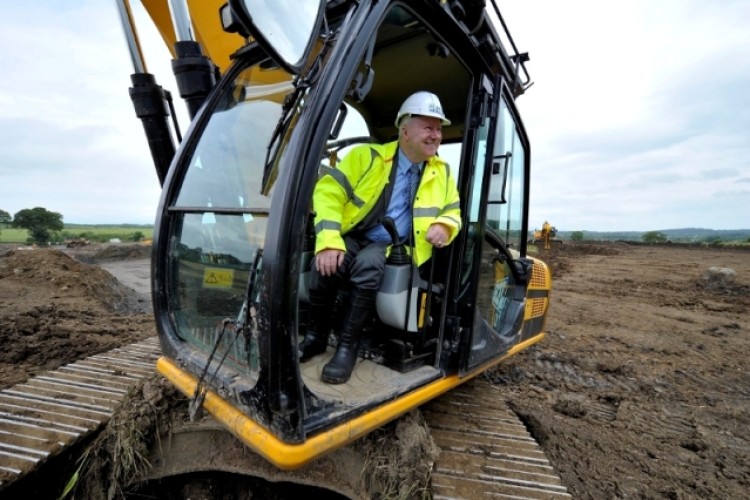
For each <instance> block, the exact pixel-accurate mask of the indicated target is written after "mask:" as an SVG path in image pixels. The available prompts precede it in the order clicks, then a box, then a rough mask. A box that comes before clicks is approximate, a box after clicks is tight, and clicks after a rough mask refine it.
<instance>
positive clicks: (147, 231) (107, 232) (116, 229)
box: [0, 224, 154, 243]
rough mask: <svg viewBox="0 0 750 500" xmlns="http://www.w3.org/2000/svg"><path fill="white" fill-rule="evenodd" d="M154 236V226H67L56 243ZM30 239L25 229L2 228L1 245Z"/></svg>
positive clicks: (0, 234)
mask: <svg viewBox="0 0 750 500" xmlns="http://www.w3.org/2000/svg"><path fill="white" fill-rule="evenodd" d="M153 234H154V228H153V226H143V225H128V224H120V225H82V224H65V229H63V230H62V231H61V232H59V233H57V234H56V237H55V239H54V241H57V242H62V241H65V240H71V239H78V238H81V239H85V240H89V241H97V242H106V241H109V240H110V239H112V238H119V239H120V240H121V241H136V240H150V239H151V238H152V237H153ZM28 237H29V235H28V233H27V231H26V230H25V229H13V228H5V227H0V243H26V240H27V239H28Z"/></svg>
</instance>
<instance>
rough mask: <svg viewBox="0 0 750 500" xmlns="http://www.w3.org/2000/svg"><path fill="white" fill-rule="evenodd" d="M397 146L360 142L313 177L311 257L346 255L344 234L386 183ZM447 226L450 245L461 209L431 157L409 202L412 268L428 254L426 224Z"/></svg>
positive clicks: (445, 171) (452, 185) (446, 175)
mask: <svg viewBox="0 0 750 500" xmlns="http://www.w3.org/2000/svg"><path fill="white" fill-rule="evenodd" d="M397 146H398V142H397V141H394V142H390V143H387V144H363V145H361V146H357V147H356V148H354V149H353V150H352V151H351V152H350V153H349V154H347V155H346V157H345V158H344V159H343V160H341V162H340V163H339V164H338V165H336V167H335V168H331V169H327V170H326V172H325V173H324V174H323V175H322V176H321V177H320V178H319V179H318V183H317V185H316V186H315V192H314V194H313V209H314V210H315V213H316V215H315V235H316V238H315V253H316V254H317V253H318V252H320V251H322V250H325V249H327V248H332V249H338V250H343V251H346V246H345V245H344V239H343V237H342V236H343V235H345V234H346V233H347V232H349V231H350V230H351V229H353V228H354V227H355V226H356V225H357V224H358V223H359V222H361V221H362V219H364V218H365V216H366V215H367V214H368V213H370V211H371V210H372V209H373V207H374V206H375V204H376V203H377V201H378V198H379V197H380V194H381V193H382V192H383V189H384V188H385V186H386V184H387V183H388V182H389V179H390V173H391V168H393V163H394V159H395V155H396V148H397ZM436 222H440V223H442V224H445V225H446V226H448V227H449V228H450V233H451V234H450V237H449V240H448V241H447V242H446V244H447V243H450V242H451V241H453V239H454V238H455V237H456V235H457V234H458V231H459V230H460V229H461V209H460V206H459V198H458V190H457V189H456V182H455V181H454V180H453V179H452V178H451V176H450V169H449V167H448V164H447V163H445V162H444V161H443V160H441V159H440V158H438V157H437V156H433V157H432V158H430V159H429V160H428V161H427V162H426V164H425V166H424V172H423V174H422V179H421V181H420V183H419V187H418V188H417V193H416V197H415V199H414V208H413V218H412V231H413V236H414V242H415V250H414V258H415V262H416V264H417V265H422V264H423V263H425V262H427V261H428V260H429V259H430V257H431V256H432V245H431V244H430V243H429V242H428V241H427V240H426V239H425V237H426V235H427V229H428V228H429V227H430V225H431V224H434V223H436Z"/></svg>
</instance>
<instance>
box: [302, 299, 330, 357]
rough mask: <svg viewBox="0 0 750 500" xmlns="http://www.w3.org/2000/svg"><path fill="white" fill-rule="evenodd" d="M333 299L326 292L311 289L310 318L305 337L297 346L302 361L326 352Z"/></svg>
mask: <svg viewBox="0 0 750 500" xmlns="http://www.w3.org/2000/svg"><path fill="white" fill-rule="evenodd" d="M333 301H334V299H332V298H331V297H329V296H328V295H326V294H323V293H321V292H316V291H313V290H310V320H309V322H308V327H307V332H305V338H304V339H303V340H302V342H300V343H299V345H298V346H297V350H298V351H299V352H298V355H299V362H300V363H304V362H305V361H307V360H309V359H311V358H313V357H315V356H317V355H318V354H323V353H324V352H326V347H327V346H328V334H329V333H330V332H331V309H333Z"/></svg>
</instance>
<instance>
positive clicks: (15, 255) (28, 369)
mask: <svg viewBox="0 0 750 500" xmlns="http://www.w3.org/2000/svg"><path fill="white" fill-rule="evenodd" d="M142 300H143V299H142V298H141V297H139V296H138V295H137V294H135V293H134V292H133V291H132V290H130V289H128V288H126V287H125V286H123V285H122V284H120V283H119V282H118V281H117V280H116V279H115V278H113V277H112V276H111V275H110V274H108V273H107V272H105V271H103V270H101V269H99V268H97V267H92V266H88V265H85V264H82V263H80V262H77V261H75V260H74V259H72V258H71V257H69V256H68V255H66V254H64V253H62V252H60V251H58V250H52V249H37V250H15V251H11V252H9V253H8V254H6V255H5V256H3V257H0V331H2V332H3V334H4V337H3V342H2V344H0V388H5V387H8V386H11V385H13V384H16V383H19V382H22V381H24V380H26V379H27V378H29V377H30V376H33V375H36V374H39V373H41V372H43V371H46V370H50V369H55V368H57V367H59V366H62V365H64V364H67V363H70V362H72V361H75V360H77V359H80V358H83V357H86V356H88V355H91V354H95V353H98V352H103V351H106V350H109V349H112V348H114V347H118V346H121V345H123V344H127V343H129V342H135V341H137V340H141V339H143V338H146V337H148V336H151V335H155V333H156V330H155V328H154V324H153V317H152V316H151V315H148V314H144V313H142V312H141V311H143V310H144V304H143V303H142Z"/></svg>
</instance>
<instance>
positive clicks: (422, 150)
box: [400, 115, 443, 163]
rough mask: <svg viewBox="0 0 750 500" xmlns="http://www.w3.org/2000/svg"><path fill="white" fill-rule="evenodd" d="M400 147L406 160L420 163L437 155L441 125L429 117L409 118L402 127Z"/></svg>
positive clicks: (441, 136)
mask: <svg viewBox="0 0 750 500" xmlns="http://www.w3.org/2000/svg"><path fill="white" fill-rule="evenodd" d="M402 128H403V131H402V133H401V141H400V146H401V150H402V151H403V152H404V154H405V155H406V157H407V158H409V160H411V161H412V162H413V163H420V162H423V161H425V160H427V159H428V158H430V157H432V156H435V154H437V150H438V146H440V140H441V139H442V138H443V133H442V129H443V124H442V122H441V121H440V120H439V119H438V118H432V117H430V116H419V115H415V116H411V117H410V118H408V119H406V120H405V121H404V123H403V125H402Z"/></svg>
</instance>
